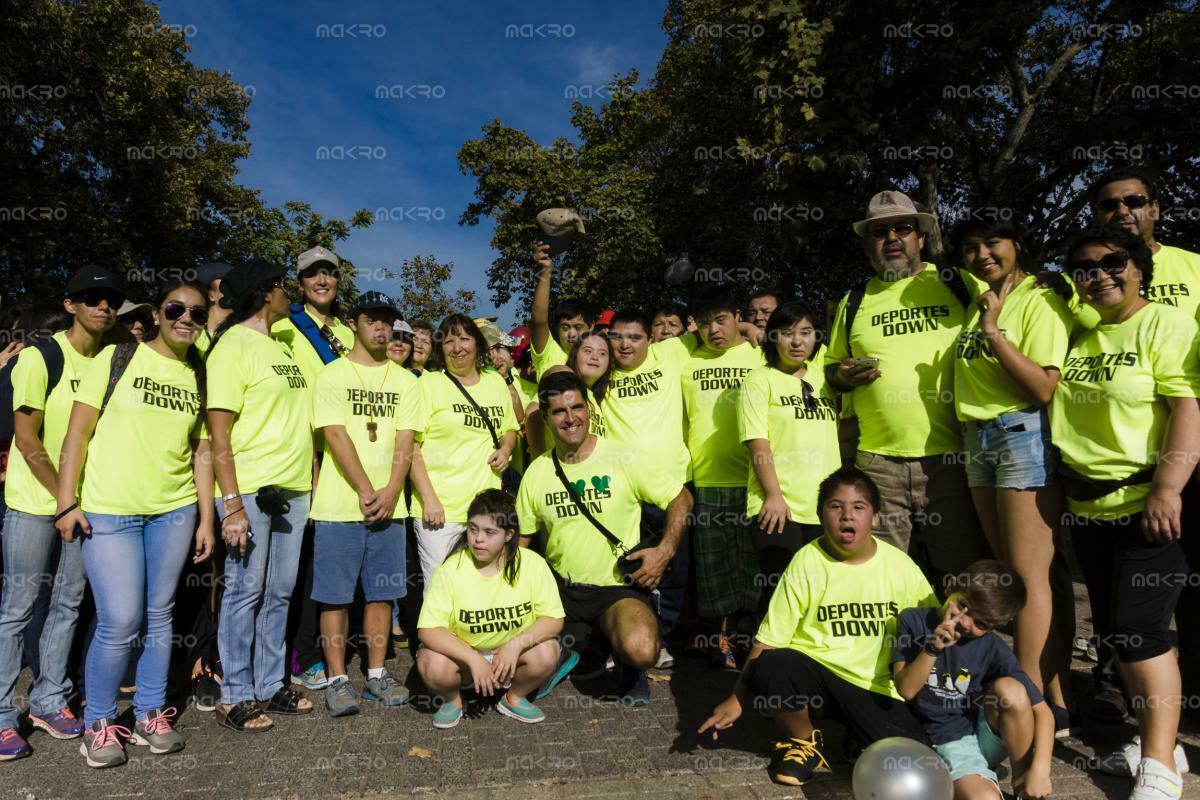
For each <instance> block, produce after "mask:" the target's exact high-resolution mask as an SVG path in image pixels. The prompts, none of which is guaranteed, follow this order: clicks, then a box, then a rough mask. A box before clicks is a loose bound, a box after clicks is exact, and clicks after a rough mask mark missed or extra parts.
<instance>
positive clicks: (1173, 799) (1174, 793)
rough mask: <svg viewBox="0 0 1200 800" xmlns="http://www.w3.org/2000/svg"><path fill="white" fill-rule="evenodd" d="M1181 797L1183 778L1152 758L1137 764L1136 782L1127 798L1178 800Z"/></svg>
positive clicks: (1132, 799)
mask: <svg viewBox="0 0 1200 800" xmlns="http://www.w3.org/2000/svg"><path fill="white" fill-rule="evenodd" d="M1181 797H1183V778H1182V777H1181V776H1179V775H1177V774H1175V773H1174V772H1172V771H1171V770H1170V769H1168V768H1167V766H1166V765H1165V764H1162V763H1159V762H1158V761H1155V760H1154V759H1153V758H1143V759H1142V762H1141V763H1140V764H1138V771H1137V782H1136V783H1134V784H1133V791H1132V792H1130V793H1129V800H1179V799H1180V798H1181Z"/></svg>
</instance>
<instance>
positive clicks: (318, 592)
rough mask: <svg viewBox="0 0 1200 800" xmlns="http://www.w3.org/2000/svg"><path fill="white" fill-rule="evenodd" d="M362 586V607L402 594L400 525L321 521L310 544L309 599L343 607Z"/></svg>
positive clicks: (398, 522)
mask: <svg viewBox="0 0 1200 800" xmlns="http://www.w3.org/2000/svg"><path fill="white" fill-rule="evenodd" d="M360 582H361V584H362V589H363V597H364V598H365V599H366V601H367V602H368V603H382V602H387V601H389V600H397V599H399V598H401V597H404V595H405V594H406V593H407V573H406V570H405V563H404V520H396V519H389V520H382V521H380V522H375V523H370V524H368V523H366V522H324V521H322V520H317V522H316V535H315V537H314V539H313V587H312V599H313V600H316V601H317V602H318V603H326V604H328V605H347V604H349V603H352V602H353V601H354V592H355V589H357V588H358V585H359V584H360Z"/></svg>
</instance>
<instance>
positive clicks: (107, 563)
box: [83, 503, 197, 726]
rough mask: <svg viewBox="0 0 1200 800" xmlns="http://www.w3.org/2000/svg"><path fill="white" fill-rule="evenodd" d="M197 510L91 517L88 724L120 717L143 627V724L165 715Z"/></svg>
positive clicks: (87, 543)
mask: <svg viewBox="0 0 1200 800" xmlns="http://www.w3.org/2000/svg"><path fill="white" fill-rule="evenodd" d="M196 513H197V512H196V505H195V504H194V503H193V504H191V505H187V506H184V507H183V508H177V509H175V510H174V511H168V512H166V513H165V514H155V515H153V516H142V515H136V516H115V515H112V514H88V515H87V519H88V522H89V523H90V524H91V526H92V535H91V536H89V537H88V538H87V539H85V540H84V543H83V562H84V564H85V565H86V566H87V574H88V580H89V581H90V582H91V584H92V597H93V598H94V599H95V601H96V633H95V635H94V636H93V637H92V642H91V644H90V645H89V646H88V650H87V662H86V667H85V670H86V671H85V681H84V687H85V688H84V694H85V695H86V697H87V706H86V708H85V709H84V715H83V720H84V722H86V723H87V724H88V725H89V726H90V725H92V723H94V722H96V721H97V720H101V719H107V718H110V717H115V716H116V715H117V690H118V689H119V688H120V686H121V681H122V679H123V678H124V677H125V669H126V667H127V666H128V664H129V655H130V653H131V652H132V649H133V644H134V642H135V641H136V640H137V638H138V634H139V633H141V631H142V626H143V623H144V625H145V639H144V641H143V649H142V653H141V656H140V657H139V658H138V662H137V677H136V679H135V681H136V683H137V692H136V693H134V695H133V711H134V715H135V716H136V718H137V719H145V718H146V715H147V714H148V713H149V712H151V711H155V710H157V709H160V708H162V707H163V704H164V703H165V702H166V694H167V668H168V666H169V665H170V662H171V632H172V627H171V612H172V611H173V610H174V608H175V588H176V586H177V585H178V584H179V576H180V574H181V573H182V572H183V565H184V562H185V561H187V556H188V553H189V552H190V550H191V545H192V536H193V534H194V533H195V532H196Z"/></svg>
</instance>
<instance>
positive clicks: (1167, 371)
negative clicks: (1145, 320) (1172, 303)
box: [1143, 307, 1200, 397]
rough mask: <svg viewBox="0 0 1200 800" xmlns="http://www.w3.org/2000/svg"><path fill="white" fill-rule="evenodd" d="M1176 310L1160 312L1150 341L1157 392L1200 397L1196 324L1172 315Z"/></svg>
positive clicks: (1180, 315)
mask: <svg viewBox="0 0 1200 800" xmlns="http://www.w3.org/2000/svg"><path fill="white" fill-rule="evenodd" d="M1168 308H1169V307H1168ZM1174 311H1175V309H1170V310H1169V311H1165V312H1164V311H1160V312H1159V313H1160V314H1161V316H1160V318H1159V319H1158V320H1157V323H1156V325H1155V328H1154V332H1153V335H1152V337H1151V341H1150V342H1149V351H1150V352H1149V354H1148V355H1149V358H1150V368H1151V369H1152V370H1153V372H1154V391H1155V392H1157V393H1158V394H1160V395H1162V396H1163V397H1198V396H1200V362H1198V359H1200V356H1198V355H1197V350H1196V338H1197V326H1196V321H1195V320H1193V319H1192V318H1191V317H1188V316H1186V315H1185V314H1182V313H1171V312H1174ZM1143 313H1144V312H1143Z"/></svg>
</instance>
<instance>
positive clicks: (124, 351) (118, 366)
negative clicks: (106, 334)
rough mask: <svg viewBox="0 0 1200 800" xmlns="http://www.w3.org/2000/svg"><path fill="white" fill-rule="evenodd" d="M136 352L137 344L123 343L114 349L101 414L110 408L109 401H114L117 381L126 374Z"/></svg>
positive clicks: (101, 403)
mask: <svg viewBox="0 0 1200 800" xmlns="http://www.w3.org/2000/svg"><path fill="white" fill-rule="evenodd" d="M136 351H137V342H123V343H121V344H119V345H117V346H116V348H114V350H113V356H112V361H111V362H110V363H109V365H108V386H107V387H105V389H104V399H103V400H102V401H100V413H101V414H103V413H104V409H106V408H108V401H109V400H110V399H112V396H113V391H114V390H115V389H116V388H117V381H119V380H121V376H122V375H124V374H125V368H126V367H128V366H129V362H130V361H132V360H133V354H134V353H135V352H136Z"/></svg>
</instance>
